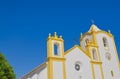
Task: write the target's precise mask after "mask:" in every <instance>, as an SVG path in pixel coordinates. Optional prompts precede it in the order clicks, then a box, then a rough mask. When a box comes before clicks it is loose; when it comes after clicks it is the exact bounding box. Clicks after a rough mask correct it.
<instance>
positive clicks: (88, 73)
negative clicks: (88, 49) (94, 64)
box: [65, 48, 93, 79]
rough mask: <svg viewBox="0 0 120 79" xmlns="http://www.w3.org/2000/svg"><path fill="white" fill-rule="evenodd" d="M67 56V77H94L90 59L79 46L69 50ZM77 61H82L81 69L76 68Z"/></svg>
mask: <svg viewBox="0 0 120 79" xmlns="http://www.w3.org/2000/svg"><path fill="white" fill-rule="evenodd" d="M65 58H66V75H67V79H93V78H92V70H91V64H90V59H89V58H88V57H87V56H86V55H85V54H84V53H83V52H82V51H81V50H80V49H79V48H75V49H74V50H72V51H71V52H69V53H68V54H67V55H65ZM76 62H80V63H81V69H80V71H76V69H75V63H76Z"/></svg>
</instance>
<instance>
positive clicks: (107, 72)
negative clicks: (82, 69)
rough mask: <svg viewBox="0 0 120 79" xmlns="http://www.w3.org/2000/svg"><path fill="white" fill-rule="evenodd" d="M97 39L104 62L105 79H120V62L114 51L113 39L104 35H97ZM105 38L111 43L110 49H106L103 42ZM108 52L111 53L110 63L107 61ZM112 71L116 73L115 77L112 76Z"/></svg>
mask: <svg viewBox="0 0 120 79" xmlns="http://www.w3.org/2000/svg"><path fill="white" fill-rule="evenodd" d="M96 37H97V42H98V46H99V51H100V58H101V61H102V66H103V71H104V77H105V79H119V78H120V74H119V67H118V60H117V58H116V51H115V49H114V43H113V41H112V38H111V37H109V36H107V35H105V34H102V33H101V34H97V36H96ZM103 37H106V38H107V40H108V43H109V49H105V48H104V46H103V40H102V38H103ZM106 52H109V53H110V54H111V60H110V61H109V60H107V59H106ZM111 70H112V71H113V72H114V77H112V76H111Z"/></svg>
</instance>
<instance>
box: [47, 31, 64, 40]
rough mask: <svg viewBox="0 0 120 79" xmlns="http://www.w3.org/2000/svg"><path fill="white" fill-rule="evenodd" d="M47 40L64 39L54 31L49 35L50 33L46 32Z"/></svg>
mask: <svg viewBox="0 0 120 79" xmlns="http://www.w3.org/2000/svg"><path fill="white" fill-rule="evenodd" d="M48 40H58V41H64V40H63V39H62V36H60V37H58V35H57V33H56V32H54V36H51V34H50V33H49V34H48V39H47V41H48Z"/></svg>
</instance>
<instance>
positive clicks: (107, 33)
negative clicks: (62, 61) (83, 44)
mask: <svg viewBox="0 0 120 79" xmlns="http://www.w3.org/2000/svg"><path fill="white" fill-rule="evenodd" d="M93 33H95V34H99V33H103V34H106V35H108V36H109V37H113V35H112V34H111V33H110V32H106V31H103V30H101V31H94V32H87V33H85V34H83V35H82V37H81V38H80V41H82V40H83V38H84V37H85V36H86V35H92V34H93Z"/></svg>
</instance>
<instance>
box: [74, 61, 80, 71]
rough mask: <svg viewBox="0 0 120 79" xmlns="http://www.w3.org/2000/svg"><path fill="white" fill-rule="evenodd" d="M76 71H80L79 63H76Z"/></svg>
mask: <svg viewBox="0 0 120 79" xmlns="http://www.w3.org/2000/svg"><path fill="white" fill-rule="evenodd" d="M75 69H76V70H77V71H79V70H80V64H79V63H76V64H75Z"/></svg>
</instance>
